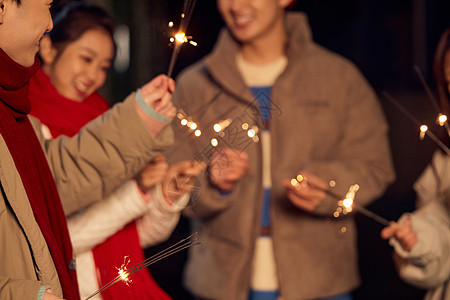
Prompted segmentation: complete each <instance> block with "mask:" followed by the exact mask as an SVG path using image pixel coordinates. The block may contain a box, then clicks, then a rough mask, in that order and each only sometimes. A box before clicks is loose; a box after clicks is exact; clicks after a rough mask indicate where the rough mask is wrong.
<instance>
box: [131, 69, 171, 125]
mask: <svg viewBox="0 0 450 300" xmlns="http://www.w3.org/2000/svg"><path fill="white" fill-rule="evenodd" d="M174 91H175V81H174V80H173V79H171V78H169V77H167V76H166V75H159V76H157V77H155V78H154V79H153V80H151V81H150V82H149V83H147V84H145V85H144V86H142V87H141V88H140V89H139V90H138V92H137V95H136V97H137V98H138V101H144V103H145V104H147V105H148V106H150V107H151V108H152V109H153V110H154V111H156V112H157V113H159V114H160V115H162V116H164V117H165V118H167V119H169V120H171V119H173V117H175V115H176V112H177V110H176V108H175V106H174V105H173V103H172V94H173V92H174Z"/></svg>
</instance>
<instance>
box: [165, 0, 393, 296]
mask: <svg viewBox="0 0 450 300" xmlns="http://www.w3.org/2000/svg"><path fill="white" fill-rule="evenodd" d="M290 2H291V1H290V0H258V1H256V0H247V1H231V0H218V1H217V6H218V9H219V11H220V13H221V15H222V17H223V19H224V21H225V24H226V26H227V28H226V29H225V30H223V31H222V32H221V34H220V36H219V39H218V42H217V44H216V46H215V48H214V50H213V51H212V53H211V54H209V55H208V56H206V57H205V58H204V59H203V60H201V61H200V62H198V63H196V64H194V65H193V66H191V67H189V68H188V69H187V70H185V71H184V72H183V73H182V74H181V75H180V76H179V78H178V79H177V88H176V92H175V96H174V97H175V99H176V100H177V102H178V103H180V106H182V109H183V110H184V111H185V112H186V114H187V116H186V117H187V118H186V120H188V119H189V120H192V121H194V122H196V124H197V125H198V128H200V129H201V130H202V135H201V136H200V137H198V138H196V137H193V136H191V135H192V134H193V132H192V130H189V129H187V128H186V127H184V126H182V125H180V123H179V122H177V125H175V129H176V132H177V133H176V139H175V140H176V142H177V143H183V145H189V148H187V147H183V151H178V149H179V147H175V148H174V155H177V157H178V158H179V159H182V158H186V157H189V156H190V157H197V158H198V159H202V160H206V161H208V162H209V173H208V174H207V175H205V176H204V177H203V178H202V180H201V182H200V183H201V193H200V194H199V195H200V199H199V201H198V202H197V203H196V204H195V205H193V206H192V207H190V209H188V210H186V213H185V214H186V215H188V216H190V217H192V218H194V219H195V222H193V224H194V226H195V227H196V228H195V229H196V230H198V231H199V232H200V233H201V238H202V240H203V241H204V243H203V244H202V245H201V246H199V247H195V248H193V249H191V251H190V254H189V260H188V263H187V266H186V272H185V276H184V278H185V284H186V286H187V287H188V289H189V290H190V291H191V292H192V293H193V294H194V295H195V296H197V297H198V298H201V299H224V300H225V299H227V300H228V299H234V300H244V299H283V300H294V299H351V291H352V290H353V289H355V288H356V287H357V286H358V285H359V284H360V279H359V274H358V265H357V263H358V258H357V247H356V227H355V223H354V220H353V216H352V215H347V216H344V217H340V218H335V217H334V212H335V211H336V208H337V206H338V199H336V198H335V197H332V196H331V195H330V194H329V193H327V192H325V191H324V190H325V189H332V192H333V193H334V194H336V195H341V196H342V197H344V196H345V195H346V192H347V191H348V189H349V187H350V186H351V185H353V184H355V183H357V184H359V186H360V189H359V191H358V192H357V195H356V202H357V203H358V204H359V205H362V206H364V205H367V204H369V203H370V202H371V201H373V200H374V199H376V198H377V197H379V196H380V195H382V194H383V192H384V190H385V189H386V187H387V185H388V184H389V183H390V182H392V181H393V179H394V172H393V167H392V162H391V155H390V150H389V145H388V138H387V124H386V121H385V118H384V115H383V112H382V109H381V107H380V105H379V103H378V100H377V98H376V96H375V93H374V92H373V90H372V88H371V87H370V86H369V84H368V83H367V81H366V80H365V79H364V78H363V76H362V75H361V73H360V72H359V71H358V70H357V68H356V67H355V66H354V65H353V64H352V63H350V62H349V61H347V60H346V59H344V58H342V57H340V56H338V55H337V54H335V53H332V52H330V51H328V50H326V49H324V48H322V47H320V46H319V45H317V44H315V43H314V42H313V41H312V38H311V33H310V29H309V27H308V24H307V18H306V16H305V15H304V14H301V13H286V12H285V8H286V7H287V6H288V5H289V4H290ZM174 124H175V123H174ZM183 124H185V122H183ZM214 124H217V125H221V128H219V127H220V126H215V127H214V130H213V125H214ZM249 129H252V131H250V130H249ZM255 132H257V135H258V138H257V139H256V138H255V137H253V139H251V138H250V137H252V136H253V134H254V133H255ZM187 141H189V143H187ZM255 142H256V143H255ZM181 152H183V153H181ZM297 175H302V176H303V180H302V178H301V177H298V179H299V181H301V182H302V183H298V181H293V183H294V184H291V179H293V178H296V177H297ZM305 177H306V178H307V181H305V180H304V178H305Z"/></svg>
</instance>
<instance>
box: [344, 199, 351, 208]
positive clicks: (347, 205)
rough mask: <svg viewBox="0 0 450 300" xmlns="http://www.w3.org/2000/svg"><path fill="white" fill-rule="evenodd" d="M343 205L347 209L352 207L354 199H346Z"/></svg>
mask: <svg viewBox="0 0 450 300" xmlns="http://www.w3.org/2000/svg"><path fill="white" fill-rule="evenodd" d="M342 205H344V207H345V208H349V207H351V206H352V205H353V199H352V198H347V199H344V200H343V201H342Z"/></svg>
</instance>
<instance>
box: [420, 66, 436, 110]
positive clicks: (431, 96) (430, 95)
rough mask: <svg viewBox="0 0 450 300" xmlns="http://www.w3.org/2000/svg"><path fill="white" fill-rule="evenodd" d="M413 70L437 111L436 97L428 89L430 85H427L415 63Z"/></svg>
mask: <svg viewBox="0 0 450 300" xmlns="http://www.w3.org/2000/svg"><path fill="white" fill-rule="evenodd" d="M414 70H415V71H416V73H417V76H419V79H420V82H421V83H422V85H423V87H424V88H425V91H426V92H427V94H428V96H429V97H430V99H431V102H432V103H433V106H434V108H435V109H436V110H437V112H439V110H440V107H439V103H438V102H437V100H436V98H435V97H434V95H433V93H432V92H431V90H430V87H429V86H428V84H427V82H426V80H425V77H424V76H423V74H422V72H421V71H420V68H419V67H418V66H417V65H414Z"/></svg>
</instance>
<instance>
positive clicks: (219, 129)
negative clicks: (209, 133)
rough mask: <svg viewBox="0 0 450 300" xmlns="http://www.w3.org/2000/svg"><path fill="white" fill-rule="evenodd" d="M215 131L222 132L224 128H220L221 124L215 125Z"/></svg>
mask: <svg viewBox="0 0 450 300" xmlns="http://www.w3.org/2000/svg"><path fill="white" fill-rule="evenodd" d="M213 129H214V131H215V132H219V131H221V130H222V126H220V124H218V123H217V124H214V126H213Z"/></svg>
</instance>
